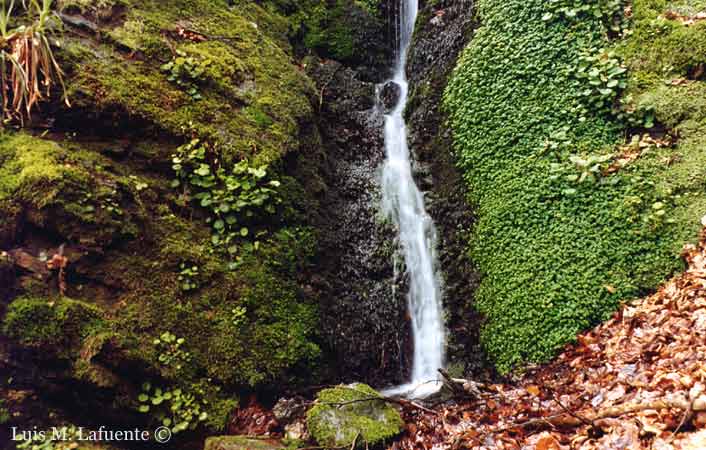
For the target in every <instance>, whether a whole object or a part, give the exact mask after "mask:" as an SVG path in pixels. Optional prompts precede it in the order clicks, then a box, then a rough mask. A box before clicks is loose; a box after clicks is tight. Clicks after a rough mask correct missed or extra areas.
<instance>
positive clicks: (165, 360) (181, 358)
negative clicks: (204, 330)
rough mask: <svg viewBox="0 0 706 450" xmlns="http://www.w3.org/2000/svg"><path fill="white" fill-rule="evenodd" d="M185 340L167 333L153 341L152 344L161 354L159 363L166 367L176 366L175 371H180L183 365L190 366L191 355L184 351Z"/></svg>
mask: <svg viewBox="0 0 706 450" xmlns="http://www.w3.org/2000/svg"><path fill="white" fill-rule="evenodd" d="M184 342H185V341H184V338H177V337H176V336H175V335H173V334H172V333H170V332H168V331H165V332H164V333H162V334H161V335H160V336H159V338H157V339H155V340H154V341H152V344H154V346H155V347H156V349H157V352H158V353H159V357H158V359H159V362H160V363H162V364H163V365H165V366H174V369H176V370H180V369H181V368H182V365H183V364H188V363H189V362H190V361H191V353H189V352H187V351H185V350H184V349H182V348H181V347H182V345H183V344H184Z"/></svg>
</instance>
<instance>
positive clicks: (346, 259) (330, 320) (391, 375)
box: [309, 62, 411, 385]
mask: <svg viewBox="0 0 706 450" xmlns="http://www.w3.org/2000/svg"><path fill="white" fill-rule="evenodd" d="M309 71H310V75H311V76H312V78H314V80H316V81H317V82H318V84H319V85H320V86H321V88H320V89H321V92H322V98H321V105H322V108H321V111H320V129H321V134H322V139H323V144H324V147H325V149H326V159H327V163H326V165H327V167H326V169H325V170H324V175H323V178H324V179H325V183H326V185H327V186H328V189H327V191H326V192H325V194H324V195H323V198H322V201H321V206H322V208H321V209H322V211H325V214H324V215H323V216H322V217H321V219H320V223H319V224H318V227H319V229H320V242H321V246H322V251H321V256H320V257H319V265H318V269H317V272H318V273H320V274H321V275H323V278H324V279H325V280H326V283H325V286H322V289H324V291H325V292H324V293H323V294H322V295H321V298H323V299H325V301H323V302H322V304H321V314H322V319H321V324H322V334H323V336H324V338H325V339H326V343H327V344H328V346H329V347H330V349H331V351H332V353H333V355H330V358H331V359H332V360H334V361H336V363H335V365H334V367H335V368H336V369H337V372H338V373H337V374H336V375H335V376H336V377H337V379H338V380H339V381H353V380H363V381H365V382H368V383H371V384H375V385H384V384H391V383H399V382H401V381H403V380H404V379H405V378H406V375H407V371H408V370H409V361H408V357H409V356H408V355H409V353H410V352H409V348H410V346H411V342H410V328H409V322H408V320H407V318H406V317H405V313H406V299H405V295H404V293H405V292H406V289H404V282H405V280H404V269H403V268H402V267H397V268H395V266H394V263H393V261H394V259H395V258H394V257H395V253H396V252H397V250H398V248H397V243H396V242H395V237H396V232H395V230H394V229H393V227H392V225H391V224H390V223H389V222H387V221H385V220H384V219H382V218H381V214H380V204H381V191H380V182H379V169H380V167H381V165H382V163H383V161H384V158H385V155H384V140H383V132H382V128H383V122H384V120H383V116H382V114H380V111H378V110H377V108H375V85H374V84H373V83H368V82H364V81H361V80H360V77H359V74H358V73H357V72H355V71H353V70H351V69H349V68H346V67H344V66H341V65H340V64H338V63H335V62H328V63H326V64H319V63H314V64H310V65H309Z"/></svg>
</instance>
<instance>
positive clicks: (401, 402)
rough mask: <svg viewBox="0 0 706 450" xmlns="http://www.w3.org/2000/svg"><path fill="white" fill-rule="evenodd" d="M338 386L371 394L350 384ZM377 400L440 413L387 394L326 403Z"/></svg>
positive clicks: (335, 403) (336, 403) (436, 413)
mask: <svg viewBox="0 0 706 450" xmlns="http://www.w3.org/2000/svg"><path fill="white" fill-rule="evenodd" d="M338 387H339V388H344V389H349V390H351V391H355V392H358V393H360V394H365V395H369V394H368V393H367V392H364V391H361V390H358V389H356V388H354V387H350V386H338ZM375 400H377V401H383V402H387V403H396V404H398V405H401V406H411V407H413V408H416V409H419V410H421V411H424V412H427V413H429V414H434V415H438V414H439V413H438V412H437V411H434V410H433V409H429V408H426V407H424V406H422V405H420V404H419V403H416V402H413V401H411V400H404V399H401V398H394V397H386V396H382V395H381V396H379V397H376V396H368V397H365V398H357V399H353V400H347V401H345V402H325V404H327V405H339V406H344V405H347V404H350V403H359V402H370V401H375Z"/></svg>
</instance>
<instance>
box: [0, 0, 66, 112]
mask: <svg viewBox="0 0 706 450" xmlns="http://www.w3.org/2000/svg"><path fill="white" fill-rule="evenodd" d="M15 6H16V2H15V0H9V3H8V2H6V1H4V0H3V2H2V3H1V4H0V38H1V39H0V97H2V119H3V121H5V122H7V121H9V120H12V119H20V120H24V119H25V118H26V117H29V115H30V114H31V112H32V109H33V108H34V107H35V105H37V103H38V102H40V101H41V100H44V99H46V98H48V97H49V96H50V95H51V89H52V87H53V86H54V85H55V84H57V83H58V84H59V85H60V86H61V88H62V89H63V90H64V91H65V88H64V80H63V71H62V69H61V67H59V64H58V63H57V62H56V59H54V53H53V51H52V44H51V42H50V38H51V37H52V36H51V35H52V32H51V30H52V28H54V29H55V28H56V26H55V24H54V26H52V23H51V22H52V21H53V19H54V11H53V10H52V0H41V2H40V0H23V1H22V3H21V4H19V3H18V4H17V6H18V8H20V9H21V12H20V13H19V17H20V18H21V24H19V25H16V24H15V23H16V17H17V16H18V15H17V14H16V12H15ZM64 100H65V101H66V103H67V104H68V98H67V97H66V96H64Z"/></svg>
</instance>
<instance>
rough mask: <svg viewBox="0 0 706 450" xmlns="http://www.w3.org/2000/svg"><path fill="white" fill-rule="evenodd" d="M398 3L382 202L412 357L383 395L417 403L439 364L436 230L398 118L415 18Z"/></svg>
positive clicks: (407, 2)
mask: <svg viewBox="0 0 706 450" xmlns="http://www.w3.org/2000/svg"><path fill="white" fill-rule="evenodd" d="M399 2H400V3H399V11H398V14H397V16H398V24H397V26H398V29H397V33H396V39H397V41H398V42H397V52H396V62H395V66H394V74H393V76H392V79H391V80H389V81H388V83H389V82H392V83H395V84H396V85H397V86H398V87H399V98H398V100H397V104H396V105H395V106H394V108H393V109H392V110H391V111H390V112H389V113H388V114H386V115H385V163H384V166H383V171H382V197H383V199H382V202H383V210H384V213H385V215H386V216H387V217H388V218H389V219H390V220H391V221H392V222H393V223H394V224H395V226H396V228H397V230H398V233H399V242H400V245H401V250H402V254H403V257H404V262H405V266H406V270H407V275H408V277H409V292H408V293H407V303H408V308H409V314H410V316H411V320H412V337H413V342H414V353H413V359H412V374H411V380H410V381H409V382H408V383H405V384H403V385H401V386H397V387H394V388H391V389H388V390H387V391H386V393H387V394H388V395H404V396H407V397H415V398H421V397H425V396H427V395H429V394H431V393H433V392H436V391H437V390H438V389H439V387H440V383H439V382H438V381H437V380H438V373H437V369H439V368H440V367H442V366H443V363H444V345H445V342H444V340H445V329H444V321H443V311H442V304H441V295H442V293H441V283H440V280H439V276H438V271H437V267H436V266H437V263H436V255H435V246H436V229H435V227H434V223H433V221H432V219H431V217H430V216H429V214H428V213H427V211H426V209H425V207H424V196H423V195H422V193H421V192H420V190H419V188H418V187H417V185H416V184H415V182H414V177H413V171H412V159H411V153H410V149H409V146H408V143H407V127H406V124H405V121H404V116H403V114H404V109H405V106H406V103H407V96H408V89H409V86H408V83H407V76H406V73H405V61H406V58H407V52H408V50H409V45H410V43H411V40H412V33H413V31H414V23H415V21H416V18H417V11H418V0H399Z"/></svg>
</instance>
